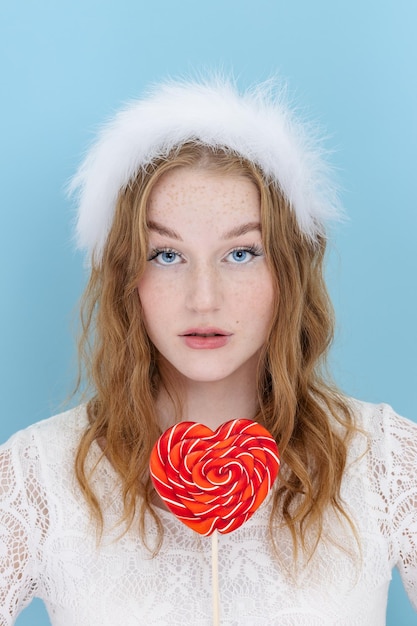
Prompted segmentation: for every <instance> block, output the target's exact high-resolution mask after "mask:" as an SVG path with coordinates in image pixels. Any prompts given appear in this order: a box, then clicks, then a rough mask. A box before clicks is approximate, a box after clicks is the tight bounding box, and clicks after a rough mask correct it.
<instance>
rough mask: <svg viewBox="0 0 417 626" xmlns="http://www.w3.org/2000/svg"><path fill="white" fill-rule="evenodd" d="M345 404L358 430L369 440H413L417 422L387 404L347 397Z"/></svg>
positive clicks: (416, 434) (381, 441) (393, 441)
mask: <svg viewBox="0 0 417 626" xmlns="http://www.w3.org/2000/svg"><path fill="white" fill-rule="evenodd" d="M347 404H348V406H349V408H350V410H351V413H352V415H353V418H354V421H355V425H356V426H357V428H358V430H359V431H360V432H362V433H365V434H366V435H367V437H368V438H369V439H370V440H373V441H377V442H378V441H379V442H380V443H381V444H382V443H384V442H385V443H388V442H390V443H391V445H395V442H397V443H398V444H399V443H401V442H402V441H410V440H411V441H413V442H415V439H416V436H417V423H416V422H413V421H412V420H411V419H408V418H406V417H403V416H402V415H400V414H399V413H397V412H396V411H395V410H394V409H393V408H392V407H391V406H390V405H389V404H385V403H380V404H373V403H370V402H363V401H362V400H356V399H354V398H348V399H347Z"/></svg>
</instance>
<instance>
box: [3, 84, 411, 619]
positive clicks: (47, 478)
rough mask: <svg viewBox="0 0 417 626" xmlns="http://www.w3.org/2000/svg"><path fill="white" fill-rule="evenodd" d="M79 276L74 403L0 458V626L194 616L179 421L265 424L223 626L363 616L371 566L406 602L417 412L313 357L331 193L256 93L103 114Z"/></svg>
mask: <svg viewBox="0 0 417 626" xmlns="http://www.w3.org/2000/svg"><path fill="white" fill-rule="evenodd" d="M72 187H73V190H78V191H79V216H78V238H79V242H80V245H81V246H83V247H85V248H87V250H88V253H89V259H90V262H91V276H90V281H89V284H88V286H87V290H86V293H85V298H84V303H83V329H84V332H83V336H82V341H81V355H82V358H83V363H84V368H85V374H86V376H87V379H88V380H89V382H90V384H91V395H90V399H89V400H88V402H87V403H86V404H85V405H82V406H80V407H78V408H76V409H73V410H70V411H68V412H66V413H64V414H61V415H58V416H56V417H53V418H51V419H50V420H47V421H45V422H42V423H39V424H36V425H34V426H32V427H30V428H28V429H27V430H25V431H23V432H20V433H17V434H16V435H15V436H14V437H13V438H12V439H11V440H10V441H9V442H8V443H7V444H5V445H4V446H3V448H2V451H1V456H0V460H1V485H2V498H1V503H2V508H1V517H0V519H1V550H0V558H1V563H2V569H1V589H0V599H1V600H0V624H1V626H5V625H9V624H12V623H13V621H14V619H15V617H16V615H17V614H18V613H19V611H20V610H21V609H22V607H24V606H25V605H26V604H27V603H28V602H29V601H30V600H31V598H32V597H34V596H39V597H41V598H42V599H43V600H44V602H45V604H46V606H47V609H48V612H49V615H50V618H51V622H52V624H53V625H54V626H69V625H70V624H74V625H75V624H76V625H77V626H84V625H85V626H94V625H97V626H114V624H117V623H122V624H124V626H131V625H132V626H133V625H137V624H146V625H147V626H151V625H169V626H175V625H181V626H184V625H193V626H195V625H206V624H210V623H211V607H212V604H211V581H210V578H211V569H210V559H211V542H210V539H209V538H207V537H204V536H201V535H199V534H197V533H195V532H194V531H193V530H191V529H190V528H188V527H187V526H185V525H184V524H182V523H181V522H180V521H179V520H178V519H176V517H175V516H174V515H173V514H172V513H171V512H170V511H169V510H167V508H166V506H165V504H164V502H163V501H162V500H161V499H160V498H159V496H158V495H157V494H156V492H155V490H154V489H153V487H152V483H151V480H150V477H149V459H150V454H151V450H152V447H153V446H154V444H155V442H156V441H157V439H158V437H159V436H160V435H161V433H162V432H164V431H165V430H166V429H167V428H169V427H171V426H172V425H173V424H175V423H177V422H181V421H193V422H199V423H202V424H204V425H206V426H208V427H210V428H211V429H212V430H215V429H216V428H217V427H218V426H219V425H221V424H222V423H224V422H226V421H228V420H232V419H235V418H249V419H252V420H254V421H257V422H259V423H261V424H262V425H264V426H265V427H266V428H267V429H268V431H269V432H270V433H271V435H272V436H273V438H274V439H275V441H276V442H277V444H278V447H279V450H280V455H281V464H282V467H281V471H280V474H279V476H278V479H277V481H276V483H275V485H274V487H273V489H272V491H271V492H270V495H269V496H268V497H267V499H266V500H265V501H264V503H263V504H262V505H261V506H260V508H259V509H258V510H257V511H256V512H255V513H254V514H253V516H252V517H251V518H250V519H249V520H248V521H247V522H246V523H245V524H243V525H242V526H241V527H240V528H238V529H237V530H235V531H234V532H231V533H230V534H224V535H221V536H220V537H219V587H220V604H221V622H220V623H221V624H222V626H226V625H227V626H232V625H236V626H244V625H247V626H249V625H250V626H254V625H256V624H259V625H262V626H267V625H271V626H272V625H278V624H279V625H280V626H287V625H288V626H289V625H291V626H294V625H297V626H302V625H304V624H305V625H306V626H307V625H308V626H314V625H320V626H324V625H325V624H326V625H329V626H330V625H332V626H334V625H336V624H340V625H342V624H343V625H344V626H348V625H349V626H359V625H363V626H379V625H382V624H384V623H385V609H386V601H387V591H388V585H389V581H390V578H391V570H392V569H393V568H394V567H395V566H397V567H398V568H399V569H400V572H401V575H402V578H403V581H404V584H405V587H406V589H407V591H408V593H409V595H410V598H411V600H412V602H413V603H414V604H416V605H417V550H416V547H417V512H416V505H417V479H416V473H415V467H416V462H417V438H416V433H417V426H416V425H414V424H413V423H412V422H409V421H407V420H405V419H403V418H401V417H398V416H397V415H396V414H395V413H394V412H393V411H392V410H391V409H390V408H389V407H387V406H373V405H369V404H364V403H362V402H358V401H355V400H352V399H350V398H347V397H344V396H343V395H342V394H341V393H340V392H338V391H337V390H336V389H335V388H334V387H333V386H332V385H331V384H330V383H329V382H328V381H327V380H326V378H325V376H324V369H323V366H324V365H325V357H326V353H327V350H328V348H329V344H330V342H331V339H332V331H333V319H332V310H331V306H330V303H329V299H328V295H327V292H326V288H325V284H324V280H323V257H324V253H325V246H326V238H325V221H326V219H327V218H329V217H335V216H336V214H337V201H336V196H335V194H334V191H333V187H332V185H331V183H330V182H329V179H328V177H327V174H326V168H325V165H324V163H323V161H322V159H321V150H320V147H318V148H316V149H315V148H314V147H313V143H312V139H311V137H309V136H308V134H307V130H306V128H304V127H303V126H302V125H301V124H299V123H298V122H297V121H296V120H295V119H294V118H293V117H292V115H291V114H290V112H289V111H288V109H287V108H286V107H285V106H284V105H283V103H282V102H280V101H279V100H277V99H274V98H272V97H270V96H269V95H268V94H267V93H265V92H264V91H262V89H261V88H258V89H256V90H254V91H252V92H247V93H246V94H244V95H239V94H238V93H237V92H236V90H235V88H234V87H233V86H232V85H231V84H228V83H227V82H222V81H214V82H212V83H200V84H193V83H189V84H187V83H172V84H169V85H163V86H161V87H159V88H157V89H155V90H154V91H153V92H152V93H151V94H150V95H148V96H147V97H146V98H145V99H143V100H140V101H138V102H134V103H132V104H131V105H129V106H128V107H126V108H125V109H124V110H123V111H121V112H120V113H119V114H118V115H117V116H116V117H115V119H114V120H112V121H111V122H110V123H109V124H108V125H107V126H106V127H105V128H104V129H103V131H102V132H101V134H100V136H99V138H98V140H97V142H96V143H95V145H94V146H93V147H92V149H91V151H90V153H89V154H88V156H87V158H86V159H85V161H84V163H83V164H82V166H81V168H80V170H79V172H78V173H77V175H76V177H75V179H74V181H73V185H72Z"/></svg>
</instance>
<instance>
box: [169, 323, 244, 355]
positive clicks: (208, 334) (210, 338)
mask: <svg viewBox="0 0 417 626" xmlns="http://www.w3.org/2000/svg"><path fill="white" fill-rule="evenodd" d="M232 334H233V333H229V332H227V331H226V330H223V329H221V328H214V327H212V326H210V327H205V328H188V329H187V330H186V331H184V332H183V333H181V334H180V337H181V338H182V339H183V340H184V343H185V345H186V346H187V347H188V348H192V349H193V350H215V349H217V348H223V346H225V345H226V344H227V343H228V342H229V340H230V337H231V336H232Z"/></svg>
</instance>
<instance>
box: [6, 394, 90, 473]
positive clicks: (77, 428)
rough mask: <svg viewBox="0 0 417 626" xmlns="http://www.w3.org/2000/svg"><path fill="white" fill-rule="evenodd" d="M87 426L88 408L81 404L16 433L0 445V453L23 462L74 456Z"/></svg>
mask: <svg viewBox="0 0 417 626" xmlns="http://www.w3.org/2000/svg"><path fill="white" fill-rule="evenodd" d="M87 424H88V420H87V411H86V406H85V405H79V406H77V407H75V408H72V409H69V410H67V411H65V412H63V413H59V414H57V415H54V416H53V417H49V418H48V419H45V420H42V421H39V422H36V423H34V424H31V425H30V426H28V427H27V428H25V429H22V430H19V431H17V432H16V433H15V434H14V435H12V436H11V437H10V438H9V439H8V440H7V441H6V442H5V443H3V444H2V445H1V446H0V454H2V455H3V456H4V455H7V454H9V455H11V456H12V457H15V458H16V457H20V458H21V460H22V461H25V460H26V461H29V459H34V458H35V457H36V458H40V457H44V456H45V457H49V458H51V457H52V456H55V457H56V458H57V459H59V458H61V459H62V458H63V457H67V456H68V455H73V454H74V451H75V450H76V448H77V446H78V443H79V441H80V438H81V435H82V433H83V432H84V431H85V429H86V427H87Z"/></svg>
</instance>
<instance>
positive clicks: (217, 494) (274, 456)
mask: <svg viewBox="0 0 417 626" xmlns="http://www.w3.org/2000/svg"><path fill="white" fill-rule="evenodd" d="M279 466H280V461H279V454H278V448H277V445H276V443H275V440H274V439H273V437H272V436H271V435H270V434H269V432H268V431H267V430H266V429H265V428H264V427H263V426H261V425H260V424H258V423H257V422H253V421H252V420H247V419H237V420H232V421H230V422H226V423H225V424H222V426H220V427H219V428H218V429H217V430H216V431H214V432H213V431H212V430H211V429H210V428H208V427H207V426H204V425H203V424H198V423H196V422H180V423H179V424H175V425H174V426H172V427H171V428H169V429H168V430H167V431H166V432H165V433H163V434H162V435H161V437H160V438H159V439H158V441H157V442H156V444H155V446H154V448H153V450H152V453H151V459H150V472H151V477H152V481H153V484H154V487H155V489H156V491H157V492H158V494H159V495H160V496H161V498H162V499H163V500H164V502H165V504H166V505H167V506H168V507H169V509H170V510H171V511H172V513H174V515H176V516H177V517H178V518H179V519H180V520H181V521H182V522H184V524H186V525H187V526H189V527H190V528H192V529H193V530H195V531H196V532H198V533H200V534H201V535H211V534H212V533H213V532H214V531H215V530H218V531H219V532H220V533H223V534H224V533H229V532H231V531H232V530H236V528H239V526H241V525H242V524H243V523H244V522H246V520H248V519H249V518H250V517H251V516H252V515H253V513H254V512H255V511H256V510H257V508H258V507H259V506H260V505H261V504H262V502H263V501H264V500H265V498H266V496H267V494H268V492H269V490H270V489H271V487H272V484H273V482H274V480H275V478H276V477H277V474H278V471H279Z"/></svg>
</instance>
